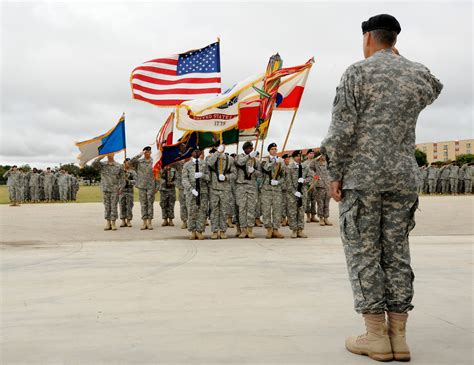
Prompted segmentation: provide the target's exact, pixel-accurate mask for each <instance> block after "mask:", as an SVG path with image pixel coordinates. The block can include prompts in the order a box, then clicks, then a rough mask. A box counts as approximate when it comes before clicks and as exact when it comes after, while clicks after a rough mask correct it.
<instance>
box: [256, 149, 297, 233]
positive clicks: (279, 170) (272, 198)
mask: <svg viewBox="0 0 474 365" xmlns="http://www.w3.org/2000/svg"><path fill="white" fill-rule="evenodd" d="M284 165H285V163H284V162H283V161H282V162H277V158H276V157H272V156H267V157H265V158H264V159H263V161H262V175H263V179H262V193H261V206H262V215H263V225H264V226H265V228H267V229H269V228H273V229H279V228H280V225H281V210H282V204H283V203H282V192H281V191H282V185H283V184H284V183H285V180H284V178H285V172H284ZM272 180H273V181H276V182H277V185H272V184H271V182H272ZM288 204H290V203H288Z"/></svg>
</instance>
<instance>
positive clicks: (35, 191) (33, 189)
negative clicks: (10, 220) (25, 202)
mask: <svg viewBox="0 0 474 365" xmlns="http://www.w3.org/2000/svg"><path fill="white" fill-rule="evenodd" d="M38 190H39V189H38V187H37V186H30V197H31V200H32V201H35V200H39V194H38Z"/></svg>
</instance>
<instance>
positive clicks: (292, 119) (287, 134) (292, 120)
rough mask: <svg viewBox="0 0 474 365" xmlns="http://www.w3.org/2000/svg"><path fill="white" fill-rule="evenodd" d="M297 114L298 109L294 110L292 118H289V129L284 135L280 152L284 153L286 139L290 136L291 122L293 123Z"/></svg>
mask: <svg viewBox="0 0 474 365" xmlns="http://www.w3.org/2000/svg"><path fill="white" fill-rule="evenodd" d="M297 112H298V109H295V112H294V113H293V118H291V123H290V127H289V128H288V132H287V133H286V138H285V143H283V148H282V150H281V151H282V152H284V151H285V148H286V143H287V142H288V137H289V136H290V133H291V128H292V127H293V122H294V121H295V117H296V113H297Z"/></svg>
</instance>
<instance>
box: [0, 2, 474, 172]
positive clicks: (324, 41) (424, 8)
mask: <svg viewBox="0 0 474 365" xmlns="http://www.w3.org/2000/svg"><path fill="white" fill-rule="evenodd" d="M382 12H387V13H391V14H393V15H395V16H396V17H397V18H398V19H399V21H400V23H401V25H402V33H401V34H400V37H399V41H398V48H399V50H400V52H401V53H402V54H403V55H404V56H405V57H407V58H409V59H411V60H414V61H418V62H421V63H423V64H425V65H426V66H428V67H429V68H430V69H431V71H432V72H433V73H434V74H435V75H436V76H438V77H439V78H440V80H441V81H442V82H443V83H444V85H445V88H444V90H443V93H442V95H441V97H440V98H439V99H438V100H437V101H436V102H435V104H434V105H433V106H432V107H430V108H428V109H427V110H425V111H424V112H423V113H422V115H421V116H420V118H419V124H418V127H417V139H418V141H419V142H425V141H436V140H450V139H465V138H472V135H473V133H472V116H473V114H472V99H473V98H472V96H473V95H472V41H473V40H472V4H471V3H470V2H465V3H464V2H454V3H447V2H446V3H443V2H441V3H440V2H433V3H431V2H419V3H408V2H404V3H384V4H383V5H382V4H378V3H374V2H369V3H337V2H336V3H332V2H331V3H329V2H319V3H307V2H305V3H295V2H284V3H276V4H275V3H246V2H242V3H185V4H183V3H182V4H179V3H132V2H129V3H112V2H107V3H99V4H92V3H90V2H88V3H72V4H66V3H40V2H33V3H11V2H10V3H8V2H7V3H2V19H1V20H2V22H1V27H2V60H1V61H2V66H1V67H2V85H1V95H2V97H1V126H0V128H1V129H0V132H1V145H0V163H12V162H15V163H24V162H30V163H32V164H37V165H38V166H45V165H46V164H48V165H54V164H58V163H59V162H74V161H75V157H76V155H77V153H78V152H77V149H76V147H75V146H74V142H75V141H78V140H83V139H87V138H91V137H93V136H95V135H98V134H100V133H103V132H105V131H106V130H108V129H109V128H111V127H112V126H113V125H114V124H115V123H116V121H117V120H118V118H119V117H120V115H121V113H122V112H126V115H127V118H126V120H127V143H128V151H129V152H128V153H129V154H133V153H135V152H138V151H139V150H141V148H142V147H143V145H145V144H149V143H151V142H152V141H153V140H154V137H155V135H156V132H157V130H158V129H159V127H160V125H161V124H162V122H163V121H164V119H165V118H166V116H167V114H168V113H169V112H170V111H171V110H170V109H166V108H157V107H154V106H152V105H149V104H146V103H143V102H140V101H135V100H132V99H131V92H130V86H129V76H130V72H131V70H132V69H133V68H134V67H135V66H137V65H139V64H140V63H142V62H143V61H146V60H148V59H152V58H155V57H160V56H166V55H169V54H172V53H177V52H182V51H185V50H187V49H191V48H197V47H200V46H204V45H206V44H208V43H210V42H212V41H214V40H215V39H216V37H217V36H220V37H221V53H222V54H221V58H222V60H221V62H222V79H223V88H224V89H225V88H227V87H229V86H231V85H232V84H233V83H235V82H237V81H239V80H241V79H243V78H245V77H247V76H249V75H252V74H256V73H259V72H262V71H263V70H264V68H265V66H266V62H267V60H268V57H269V56H270V55H271V54H273V53H275V52H277V51H278V52H279V53H280V54H281V56H282V58H283V60H284V64H285V65H295V64H300V63H303V62H305V61H307V60H308V59H309V58H310V57H311V56H315V59H316V64H315V67H314V68H313V70H312V72H311V75H310V77H309V79H308V83H307V88H306V92H305V95H304V97H303V101H302V105H301V108H300V110H299V112H298V116H297V119H296V122H295V125H294V128H293V132H292V134H291V136H290V139H289V143H288V147H289V148H303V147H313V146H317V145H319V143H320V142H321V140H322V138H324V136H325V134H326V132H327V128H328V126H329V122H330V118H331V106H332V100H333V98H334V93H335V88H336V86H337V84H338V82H339V79H340V76H341V74H342V73H343V72H344V70H345V69H346V68H347V66H349V65H350V64H351V63H353V62H356V61H358V60H360V59H361V58H362V50H361V43H362V38H361V32H360V23H361V21H362V20H365V19H367V18H368V17H370V16H371V15H374V14H377V13H382ZM290 120H291V113H289V112H278V113H276V114H275V116H274V118H273V120H272V126H271V128H270V133H269V137H268V138H269V139H271V140H275V141H276V142H277V143H279V144H282V143H283V140H284V137H285V134H286V130H287V126H288V124H289V122H290ZM177 134H178V135H179V132H178V133H177Z"/></svg>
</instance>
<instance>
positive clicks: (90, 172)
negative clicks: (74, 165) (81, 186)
mask: <svg viewBox="0 0 474 365" xmlns="http://www.w3.org/2000/svg"><path fill="white" fill-rule="evenodd" d="M79 176H80V177H82V178H83V179H85V180H89V181H91V182H92V181H98V180H100V173H99V171H98V170H97V169H95V168H93V167H92V166H90V165H86V166H84V167H83V168H82V169H80V170H79Z"/></svg>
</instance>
